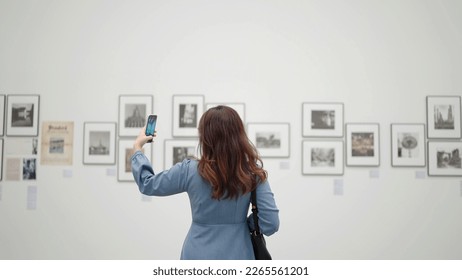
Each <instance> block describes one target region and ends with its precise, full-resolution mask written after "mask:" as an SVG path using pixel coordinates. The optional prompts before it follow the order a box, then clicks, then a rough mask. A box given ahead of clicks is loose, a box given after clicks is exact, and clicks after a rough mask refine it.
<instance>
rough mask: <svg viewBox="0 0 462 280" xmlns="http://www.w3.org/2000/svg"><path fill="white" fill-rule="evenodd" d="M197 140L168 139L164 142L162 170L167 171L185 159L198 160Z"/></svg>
mask: <svg viewBox="0 0 462 280" xmlns="http://www.w3.org/2000/svg"><path fill="white" fill-rule="evenodd" d="M198 146H199V140H197V139H190V140H186V139H185V140H182V139H181V140H178V139H168V140H165V142H164V159H165V162H164V168H165V169H169V168H170V167H172V166H174V165H175V164H177V163H179V162H182V161H183V160H184V159H187V158H199V155H198Z"/></svg>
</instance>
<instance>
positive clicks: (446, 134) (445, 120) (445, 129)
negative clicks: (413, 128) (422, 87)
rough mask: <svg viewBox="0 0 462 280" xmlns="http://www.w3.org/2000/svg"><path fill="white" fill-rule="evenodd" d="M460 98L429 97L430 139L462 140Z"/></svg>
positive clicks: (428, 125)
mask: <svg viewBox="0 0 462 280" xmlns="http://www.w3.org/2000/svg"><path fill="white" fill-rule="evenodd" d="M460 99H461V98H460V96H427V129H428V138H446V139H450V138H461V119H460V118H461V115H460V106H461V105H460Z"/></svg>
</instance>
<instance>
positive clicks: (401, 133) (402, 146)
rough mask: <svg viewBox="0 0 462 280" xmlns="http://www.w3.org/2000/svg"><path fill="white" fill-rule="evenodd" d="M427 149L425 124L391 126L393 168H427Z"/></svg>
mask: <svg viewBox="0 0 462 280" xmlns="http://www.w3.org/2000/svg"><path fill="white" fill-rule="evenodd" d="M425 148H426V147H425V125H424V124H391V166H393V167H400V166H401V167H406V166H408V167H423V166H425V164H426V159H425Z"/></svg>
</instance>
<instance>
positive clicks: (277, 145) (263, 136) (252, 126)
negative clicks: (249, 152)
mask: <svg viewBox="0 0 462 280" xmlns="http://www.w3.org/2000/svg"><path fill="white" fill-rule="evenodd" d="M247 135H248V137H249V139H250V141H251V142H252V143H253V144H254V145H255V147H256V148H257V150H258V152H259V153H260V156H261V157H268V158H272V157H273V158H285V157H289V156H290V124H289V123H248V124H247Z"/></svg>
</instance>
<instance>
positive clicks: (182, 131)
mask: <svg viewBox="0 0 462 280" xmlns="http://www.w3.org/2000/svg"><path fill="white" fill-rule="evenodd" d="M203 112H204V96H203V95H174V96H173V132H172V135H173V137H197V135H198V132H197V127H198V126H199V120H200V118H201V116H202V113H203Z"/></svg>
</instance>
